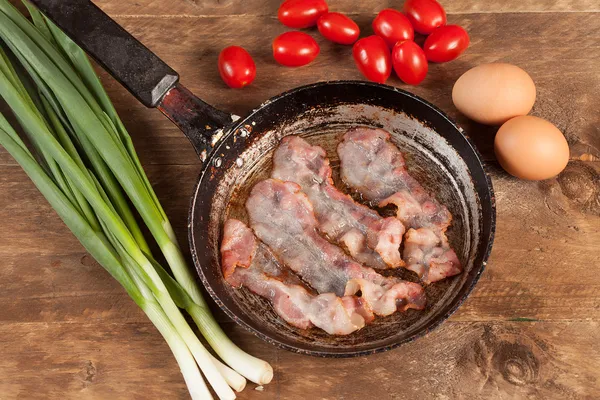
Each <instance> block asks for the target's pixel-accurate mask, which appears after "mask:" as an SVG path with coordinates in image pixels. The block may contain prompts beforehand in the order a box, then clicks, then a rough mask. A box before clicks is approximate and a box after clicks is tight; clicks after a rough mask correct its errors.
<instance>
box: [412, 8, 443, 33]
mask: <svg viewBox="0 0 600 400" xmlns="http://www.w3.org/2000/svg"><path fill="white" fill-rule="evenodd" d="M403 11H404V14H406V16H407V17H408V19H409V20H410V23H411V24H412V26H413V28H415V31H417V32H419V33H422V34H423V35H429V34H430V33H431V32H433V30H434V29H435V28H437V27H440V26H442V25H446V11H444V7H442V6H441V4H440V3H438V2H437V1H436V0H406V1H405V2H404V8H403Z"/></svg>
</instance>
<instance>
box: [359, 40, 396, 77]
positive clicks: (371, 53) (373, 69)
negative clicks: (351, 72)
mask: <svg viewBox="0 0 600 400" xmlns="http://www.w3.org/2000/svg"><path fill="white" fill-rule="evenodd" d="M352 56H353V57H354V61H355V62H356V66H357V67H358V70H359V71H360V72H361V73H362V74H363V75H364V76H365V78H367V79H368V80H370V81H373V82H378V83H385V81H386V80H387V79H388V78H389V77H390V74H391V73H392V60H391V57H390V49H389V48H388V45H387V44H386V43H385V40H383V39H382V38H380V37H379V36H375V35H373V36H368V37H366V38H362V39H360V40H359V41H358V42H356V43H354V46H353V47H352Z"/></svg>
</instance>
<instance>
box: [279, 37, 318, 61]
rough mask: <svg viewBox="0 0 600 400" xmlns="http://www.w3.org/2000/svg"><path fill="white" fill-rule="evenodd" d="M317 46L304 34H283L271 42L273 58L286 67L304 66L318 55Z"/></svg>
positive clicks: (313, 40)
mask: <svg viewBox="0 0 600 400" xmlns="http://www.w3.org/2000/svg"><path fill="white" fill-rule="evenodd" d="M319 51H320V48H319V45H318V44H317V42H316V41H315V39H313V38H312V37H311V36H310V35H307V34H306V33H304V32H298V31H292V32H285V33H282V34H281V35H279V36H277V37H276V38H275V40H273V57H275V61H277V62H278V63H279V64H281V65H285V66H286V67H299V66H301V65H306V64H308V63H310V62H311V61H312V60H314V59H315V58H316V57H317V56H318V55H319Z"/></svg>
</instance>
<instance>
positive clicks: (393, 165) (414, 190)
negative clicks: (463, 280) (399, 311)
mask: <svg viewBox="0 0 600 400" xmlns="http://www.w3.org/2000/svg"><path fill="white" fill-rule="evenodd" d="M337 151H338V155H339V157H340V162H341V166H340V174H341V176H342V180H344V182H345V183H346V184H347V185H349V186H350V187H351V188H353V189H354V190H356V191H358V192H359V193H360V194H361V195H362V196H363V197H364V198H365V199H366V200H368V201H370V202H371V203H373V204H376V205H377V206H379V207H385V206H387V205H390V204H393V205H395V206H396V207H397V211H396V217H397V218H398V219H399V220H400V221H402V223H403V224H404V225H405V226H406V227H407V228H410V229H409V230H408V232H407V233H406V235H405V238H404V251H403V252H402V255H403V259H404V261H405V262H406V263H407V264H408V266H407V268H408V269H410V270H412V271H415V272H416V273H417V274H418V275H419V277H421V279H422V280H423V282H425V283H431V282H435V281H438V280H440V279H444V278H446V277H449V276H453V275H456V274H459V273H460V272H461V271H462V268H461V265H460V262H459V260H458V257H457V256H456V253H455V252H454V250H452V249H451V248H450V245H449V244H448V239H447V238H446V235H445V231H446V229H447V228H448V226H449V225H450V222H451V221H452V215H451V214H450V212H449V211H448V209H447V208H446V207H445V206H443V205H441V204H440V203H439V202H438V201H437V200H436V199H435V198H434V197H433V196H431V195H430V194H429V193H428V192H427V191H426V190H425V189H424V188H423V186H421V184H419V182H417V180H416V179H415V178H413V177H412V176H411V175H410V174H409V173H408V171H407V169H406V164H405V161H404V157H403V156H402V153H401V152H400V150H399V149H398V148H397V147H396V146H395V145H394V144H393V143H391V142H390V134H389V133H388V132H386V131H384V130H383V129H372V128H351V129H349V130H348V131H347V132H346V133H345V134H344V138H343V140H342V142H341V143H340V144H339V145H338V148H337Z"/></svg>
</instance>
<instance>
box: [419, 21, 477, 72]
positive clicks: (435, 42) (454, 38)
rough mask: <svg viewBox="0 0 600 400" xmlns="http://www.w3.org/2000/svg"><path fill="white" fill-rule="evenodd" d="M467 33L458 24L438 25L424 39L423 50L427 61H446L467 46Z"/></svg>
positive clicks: (460, 52)
mask: <svg viewBox="0 0 600 400" xmlns="http://www.w3.org/2000/svg"><path fill="white" fill-rule="evenodd" d="M469 42H470V40H469V34H468V33H467V31H465V30H464V29H463V28H462V27H460V26H458V25H446V26H440V27H439V28H437V29H436V30H435V31H433V32H432V33H431V35H429V36H428V37H427V40H425V44H424V45H423V50H425V56H426V57H427V59H428V60H429V61H433V62H438V63H441V62H448V61H452V60H454V59H456V58H457V57H458V56H460V55H461V54H462V53H463V52H464V51H465V50H466V49H467V47H469Z"/></svg>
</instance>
